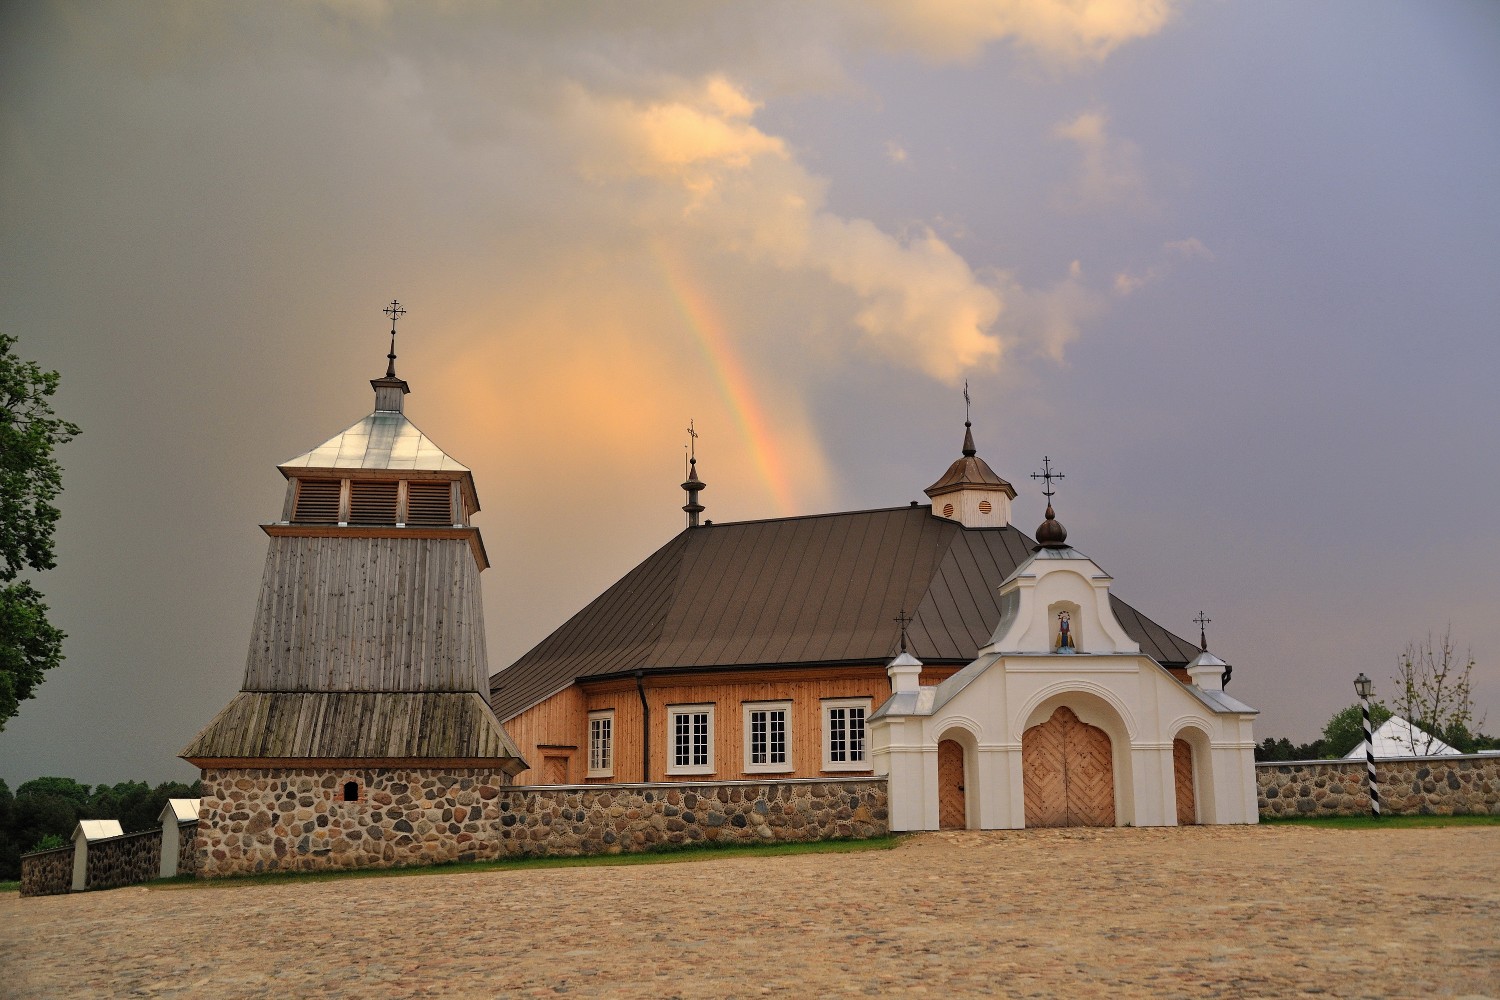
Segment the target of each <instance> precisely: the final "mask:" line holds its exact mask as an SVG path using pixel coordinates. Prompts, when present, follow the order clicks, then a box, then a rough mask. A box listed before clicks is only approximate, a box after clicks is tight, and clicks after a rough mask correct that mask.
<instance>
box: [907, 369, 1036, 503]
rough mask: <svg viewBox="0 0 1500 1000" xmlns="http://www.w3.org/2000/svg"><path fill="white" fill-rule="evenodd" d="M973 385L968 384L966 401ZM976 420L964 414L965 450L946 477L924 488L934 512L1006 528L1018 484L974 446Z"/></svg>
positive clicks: (944, 474) (965, 393)
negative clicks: (1013, 483) (1013, 484)
mask: <svg viewBox="0 0 1500 1000" xmlns="http://www.w3.org/2000/svg"><path fill="white" fill-rule="evenodd" d="M968 401H969V388H968V385H967V384H966V385H965V386H964V405H965V406H966V407H967V405H968ZM973 426H974V425H973V423H972V422H971V421H970V420H969V419H968V415H967V414H965V417H964V446H963V454H962V456H961V457H960V458H958V460H956V461H955V462H954V463H953V464H952V465H950V466H948V471H947V472H945V473H943V475H942V478H940V479H939V480H938V481H937V482H935V483H933V484H932V485H931V486H929V487H927V489H925V490H923V491H922V492H924V493H926V494H927V495H928V497H930V498H931V499H932V512H933V514H935V515H936V516H938V517H942V518H947V519H948V520H950V521H957V522H958V523H959V524H962V525H963V526H964V527H966V528H1004V527H1007V526H1009V524H1010V502H1011V501H1012V500H1014V499H1015V498H1016V490H1015V487H1013V486H1011V484H1010V483H1008V482H1006V481H1005V480H1003V479H1001V478H1000V477H999V476H997V475H996V474H995V470H994V469H991V468H990V467H989V464H988V463H986V462H985V460H984V459H982V458H980V457H979V454H978V451H977V450H976V449H975V447H974V430H973Z"/></svg>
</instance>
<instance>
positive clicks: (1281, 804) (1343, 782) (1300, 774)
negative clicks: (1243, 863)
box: [1255, 754, 1500, 819]
mask: <svg viewBox="0 0 1500 1000" xmlns="http://www.w3.org/2000/svg"><path fill="white" fill-rule="evenodd" d="M1375 777H1376V780H1377V781H1379V783H1380V806H1381V811H1382V812H1383V813H1385V814H1386V815H1391V816H1395V815H1405V814H1422V815H1440V816H1448V815H1453V814H1458V813H1489V814H1500V756H1492V755H1488V754H1485V755H1465V756H1448V757H1408V758H1400V759H1392V760H1377V761H1376V762H1375ZM1255 780H1256V785H1257V793H1258V797H1259V805H1260V814H1261V816H1262V817H1264V818H1267V819H1274V818H1276V817H1278V816H1356V815H1366V814H1368V813H1369V811H1370V795H1369V790H1368V789H1367V788H1366V787H1365V762H1364V761H1363V760H1332V761H1329V760H1303V761H1288V762H1285V763H1264V764H1256V765H1255Z"/></svg>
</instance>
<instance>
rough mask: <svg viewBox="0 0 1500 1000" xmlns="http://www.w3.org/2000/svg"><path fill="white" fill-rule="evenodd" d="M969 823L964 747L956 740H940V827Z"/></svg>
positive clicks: (959, 827) (953, 828)
mask: <svg viewBox="0 0 1500 1000" xmlns="http://www.w3.org/2000/svg"><path fill="white" fill-rule="evenodd" d="M968 825H969V818H968V809H967V807H966V803H965V800H964V748H963V747H961V746H959V744H958V743H957V742H956V741H954V740H939V741H938V829H939V830H963V829H966V828H967V827H968Z"/></svg>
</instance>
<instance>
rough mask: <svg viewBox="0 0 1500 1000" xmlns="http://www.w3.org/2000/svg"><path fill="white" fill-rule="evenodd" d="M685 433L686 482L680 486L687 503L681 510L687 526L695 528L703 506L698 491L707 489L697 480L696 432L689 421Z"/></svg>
mask: <svg viewBox="0 0 1500 1000" xmlns="http://www.w3.org/2000/svg"><path fill="white" fill-rule="evenodd" d="M687 432H688V443H687V444H686V445H685V446H684V447H685V448H686V449H687V453H688V463H687V482H685V483H683V484H682V488H683V490H685V491H686V492H687V495H688V502H687V503H685V504H683V505H682V509H683V510H684V511H685V512H686V513H687V526H688V527H689V528H696V527H698V515H699V514H701V513H703V505H702V504H701V503H699V502H698V491H699V490H706V489H708V487H707V486H706V485H705V484H704V483H703V481H702V480H700V479H699V478H698V430H697V427H696V426H695V425H694V422H693V421H691V420H689V421H688V426H687Z"/></svg>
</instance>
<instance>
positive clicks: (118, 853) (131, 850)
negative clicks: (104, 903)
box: [84, 827, 161, 889]
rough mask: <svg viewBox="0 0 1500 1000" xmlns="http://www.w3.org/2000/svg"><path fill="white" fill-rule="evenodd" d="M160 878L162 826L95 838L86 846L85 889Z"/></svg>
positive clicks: (103, 887)
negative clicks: (102, 838)
mask: <svg viewBox="0 0 1500 1000" xmlns="http://www.w3.org/2000/svg"><path fill="white" fill-rule="evenodd" d="M160 877H161V828H160V827H157V828H156V829H155V830H142V831H141V832H140V833H127V834H125V835H124V836H123V837H110V838H109V839H108V840H96V841H94V842H93V843H92V844H90V845H89V858H88V873H87V874H86V875H85V876H84V887H85V888H87V889H113V888H115V887H116V886H121V885H134V884H135V883H137V882H149V881H151V880H152V879H154V878H160Z"/></svg>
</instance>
